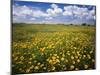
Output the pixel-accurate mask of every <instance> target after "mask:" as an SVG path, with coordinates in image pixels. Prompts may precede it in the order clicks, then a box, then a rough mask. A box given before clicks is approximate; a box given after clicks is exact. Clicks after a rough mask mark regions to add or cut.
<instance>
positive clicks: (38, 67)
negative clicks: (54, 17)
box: [12, 24, 95, 73]
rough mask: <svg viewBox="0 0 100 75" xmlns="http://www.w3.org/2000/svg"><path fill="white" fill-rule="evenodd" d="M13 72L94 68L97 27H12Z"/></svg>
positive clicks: (26, 25) (24, 25) (17, 25)
mask: <svg viewBox="0 0 100 75" xmlns="http://www.w3.org/2000/svg"><path fill="white" fill-rule="evenodd" d="M12 37H13V41H12V71H13V73H37V72H56V71H57V72H58V71H72V70H89V69H95V26H77V25H75V26H74V25H73V26H70V25H68V26H67V25H32V24H13V36H12Z"/></svg>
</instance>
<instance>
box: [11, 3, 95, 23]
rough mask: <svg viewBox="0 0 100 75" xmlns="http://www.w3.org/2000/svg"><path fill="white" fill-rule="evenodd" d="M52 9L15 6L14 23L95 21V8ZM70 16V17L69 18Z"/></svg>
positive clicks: (73, 6)
mask: <svg viewBox="0 0 100 75" xmlns="http://www.w3.org/2000/svg"><path fill="white" fill-rule="evenodd" d="M50 6H51V7H50V8H47V9H45V11H44V10H42V9H40V8H39V7H36V8H35V7H30V6H26V5H24V6H19V5H13V21H15V22H16V21H19V22H34V23H35V22H37V23H40V22H42V21H43V22H50V23H56V22H59V23H60V21H62V22H61V23H63V22H64V23H67V22H69V21H70V20H74V22H76V20H77V21H79V20H80V19H81V21H82V20H85V21H87V20H91V19H92V20H95V19H96V16H95V7H94V8H93V9H92V10H89V9H88V8H87V7H80V6H76V5H68V6H64V7H63V8H60V7H59V6H58V5H57V4H51V5H50ZM69 16H70V17H69ZM60 19H61V20H60Z"/></svg>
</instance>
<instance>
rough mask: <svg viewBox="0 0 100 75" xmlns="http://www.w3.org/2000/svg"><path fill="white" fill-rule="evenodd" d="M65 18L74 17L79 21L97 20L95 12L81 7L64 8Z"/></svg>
mask: <svg viewBox="0 0 100 75" xmlns="http://www.w3.org/2000/svg"><path fill="white" fill-rule="evenodd" d="M63 15H64V16H72V17H76V18H79V19H92V18H94V19H95V10H94V9H93V10H91V11H90V10H89V9H88V8H86V7H79V6H75V5H74V6H72V5H70V6H64V12H63Z"/></svg>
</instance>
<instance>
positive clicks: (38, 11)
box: [32, 10, 48, 17]
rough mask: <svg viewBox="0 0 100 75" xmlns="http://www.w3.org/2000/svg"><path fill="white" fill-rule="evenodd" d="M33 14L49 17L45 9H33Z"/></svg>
mask: <svg viewBox="0 0 100 75" xmlns="http://www.w3.org/2000/svg"><path fill="white" fill-rule="evenodd" d="M32 16H33V17H47V16H48V14H46V13H44V12H43V11H40V10H33V12H32Z"/></svg>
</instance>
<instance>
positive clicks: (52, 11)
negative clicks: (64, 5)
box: [46, 4, 63, 16]
mask: <svg viewBox="0 0 100 75" xmlns="http://www.w3.org/2000/svg"><path fill="white" fill-rule="evenodd" d="M46 12H47V13H48V15H49V16H57V15H58V14H61V13H62V12H63V11H62V9H61V8H59V7H58V6H57V5H56V4H51V8H48V9H47V11H46Z"/></svg>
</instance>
